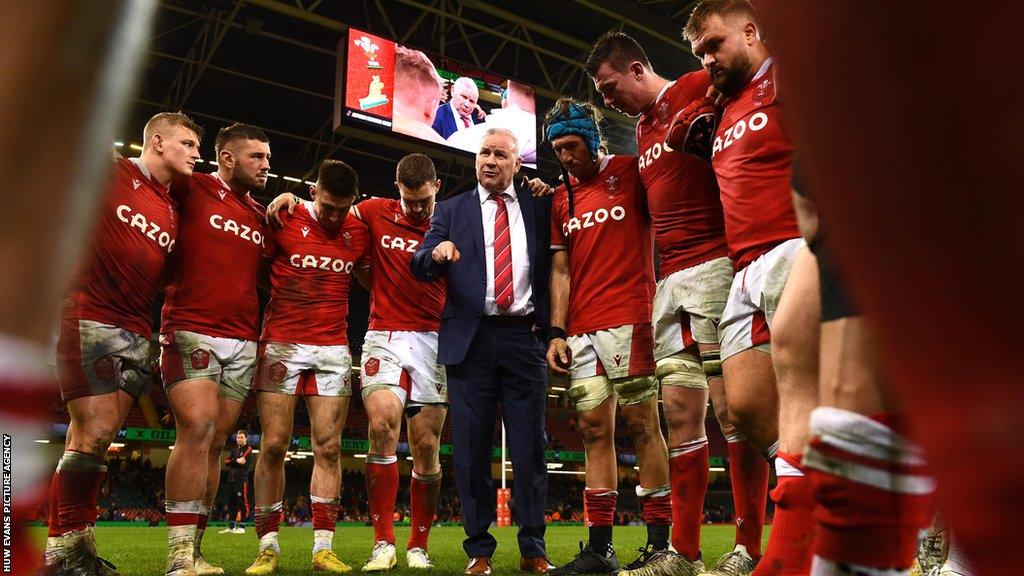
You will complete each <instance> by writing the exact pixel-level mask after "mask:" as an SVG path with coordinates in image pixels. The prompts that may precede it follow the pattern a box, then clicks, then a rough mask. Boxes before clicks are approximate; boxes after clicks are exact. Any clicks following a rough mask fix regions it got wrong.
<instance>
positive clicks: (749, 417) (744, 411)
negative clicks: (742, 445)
mask: <svg viewBox="0 0 1024 576" xmlns="http://www.w3.org/2000/svg"><path fill="white" fill-rule="evenodd" d="M728 412H729V422H730V423H731V424H732V426H733V428H734V429H735V430H736V431H738V432H741V433H743V434H746V435H748V436H749V435H750V432H751V431H752V430H754V429H755V428H756V427H757V425H758V420H759V419H761V418H763V417H764V415H763V414H761V411H760V410H758V409H757V407H756V406H755V405H753V404H752V403H747V402H730V403H729V410H728Z"/></svg>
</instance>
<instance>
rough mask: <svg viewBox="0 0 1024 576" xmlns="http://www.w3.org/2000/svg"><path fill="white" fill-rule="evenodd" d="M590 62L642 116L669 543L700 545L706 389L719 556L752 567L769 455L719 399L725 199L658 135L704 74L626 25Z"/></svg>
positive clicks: (687, 558)
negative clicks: (667, 73) (727, 495)
mask: <svg viewBox="0 0 1024 576" xmlns="http://www.w3.org/2000/svg"><path fill="white" fill-rule="evenodd" d="M585 68H586V70H587V72H588V73H589V74H590V75H591V77H592V78H593V80H594V85H595V87H596V88H597V90H598V92H600V93H601V95H602V97H603V98H604V103H605V104H606V105H608V106H610V107H613V108H616V109H618V110H620V111H621V112H623V113H625V114H628V115H631V116H639V121H638V122H637V129H636V137H637V150H638V152H639V155H638V157H637V166H638V168H639V170H640V177H641V179H642V181H643V185H644V188H645V189H646V191H647V205H648V209H649V211H650V215H651V224H652V226H653V228H654V233H655V240H656V243H657V245H658V255H659V258H660V260H661V270H660V275H661V279H660V280H659V282H658V287H657V291H656V293H655V297H654V311H653V324H654V339H655V348H654V356H655V360H656V361H657V372H656V375H657V377H658V379H659V381H660V383H661V389H662V396H663V400H664V408H665V420H666V423H667V425H668V441H669V467H670V471H671V482H672V509H673V525H674V528H673V530H672V546H673V548H674V549H675V550H676V551H677V552H678V553H679V555H678V556H676V557H672V559H673V560H675V561H676V562H679V563H685V562H690V563H693V562H696V561H697V559H698V557H699V554H700V527H701V523H702V519H703V512H704V495H705V493H706V491H707V483H708V457H709V453H708V447H707V436H706V432H705V427H704V417H705V413H706V411H707V402H708V396H709V390H710V396H711V400H712V405H713V406H714V410H715V416H716V417H717V419H718V422H719V425H720V426H721V429H722V432H723V434H725V437H726V440H727V441H728V448H729V478H730V480H731V482H732V489H733V490H732V493H733V504H734V509H735V520H736V539H735V546H734V550H733V552H732V553H730V554H728V555H727V556H726V557H725V558H723V560H722V561H721V562H720V564H721V566H722V569H726V568H725V567H726V566H727V567H728V569H729V570H732V573H734V574H743V573H748V572H750V571H751V570H752V569H753V566H754V561H756V560H757V558H759V557H760V554H761V532H762V528H763V526H764V514H765V503H766V498H767V490H768V465H767V463H766V462H765V460H764V458H762V457H761V455H760V454H759V453H758V451H757V450H755V449H754V448H753V446H752V445H751V443H750V442H749V441H747V440H746V439H745V438H744V436H743V435H742V434H741V433H740V431H739V430H738V429H737V428H736V427H735V426H733V424H732V421H731V419H730V416H729V410H728V405H727V402H726V399H725V385H724V383H723V379H722V368H721V360H720V356H719V340H720V332H719V321H720V319H721V317H722V313H723V310H724V308H725V303H726V300H727V299H728V295H729V287H730V285H731V283H732V280H733V271H732V266H731V264H730V262H729V259H728V258H727V254H728V249H727V246H726V241H725V227H724V222H723V216H722V205H721V201H720V200H719V192H718V185H717V183H716V182H715V174H714V172H713V171H712V169H711V167H710V166H708V164H707V163H706V162H703V161H701V160H700V159H698V158H695V157H693V156H691V155H689V154H684V153H682V152H681V151H679V150H674V149H672V148H671V147H667V146H666V145H665V139H666V134H667V131H668V128H669V124H670V122H671V120H672V117H673V115H674V114H675V113H676V112H677V111H679V110H681V109H683V108H684V107H685V106H686V105H687V104H689V103H690V102H691V101H692V100H693V99H694V98H698V97H701V96H703V95H704V94H705V93H706V92H707V89H708V86H709V85H710V80H709V76H708V74H707V73H706V72H704V71H698V72H691V73H687V74H684V75H683V76H681V77H679V78H678V79H676V80H674V81H669V80H668V79H665V78H662V77H661V76H659V75H658V74H657V73H655V71H654V69H653V68H652V67H651V64H650V62H649V60H648V59H647V55H646V54H645V53H644V50H643V48H641V47H640V45H639V44H637V42H636V41H635V40H634V39H633V38H631V37H630V36H628V35H626V34H623V33H609V34H606V35H605V36H603V37H602V38H601V39H600V40H598V41H597V43H596V44H595V45H594V47H593V49H592V50H591V53H590V55H589V56H588V58H587V60H586V63H585ZM698 354H699V356H700V359H699V360H698V357H697V355H698ZM685 569H686V568H685V566H684V567H681V568H680V570H685Z"/></svg>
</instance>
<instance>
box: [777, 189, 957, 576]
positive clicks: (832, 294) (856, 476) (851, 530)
mask: <svg viewBox="0 0 1024 576" xmlns="http://www.w3.org/2000/svg"><path fill="white" fill-rule="evenodd" d="M792 188H793V194H792V197H793V205H794V208H795V209H796V215H797V218H798V223H799V225H800V231H801V233H802V234H803V236H804V238H805V239H806V240H807V242H808V246H809V247H810V249H811V251H813V253H814V255H813V256H812V257H811V258H810V260H812V261H814V262H816V264H817V265H816V266H815V268H816V271H817V278H816V279H815V280H816V281H814V282H809V283H807V284H812V285H814V288H815V289H817V290H818V292H819V294H820V297H818V296H819V294H814V295H807V294H804V295H802V299H803V300H804V301H805V302H813V303H815V304H818V310H817V311H816V312H817V316H818V317H819V318H820V321H821V324H820V333H821V336H820V352H821V366H820V380H819V374H818V373H817V372H816V374H815V376H816V378H815V384H819V382H820V388H819V393H820V406H815V407H813V411H811V412H810V430H809V431H808V433H807V434H808V435H810V434H813V437H811V438H810V445H809V446H808V447H807V450H806V453H805V457H804V463H805V465H806V467H807V469H806V470H807V478H808V481H809V482H810V483H811V485H812V487H813V494H812V495H811V496H812V497H813V499H814V502H812V504H814V503H816V508H815V509H814V519H815V521H816V523H817V534H816V538H815V540H814V545H813V556H814V557H813V563H812V569H811V573H812V574H814V575H815V576H841V575H843V574H848V573H856V574H863V575H865V576H883V575H885V576H902V575H906V574H908V573H910V574H913V572H912V571H911V570H910V568H911V564H912V563H913V561H914V556H915V551H917V550H918V540H919V535H920V533H921V530H922V528H924V527H925V526H926V525H927V524H928V521H929V518H930V514H931V512H932V510H933V505H932V504H933V503H932V493H933V491H934V481H933V480H932V478H931V477H930V476H929V475H928V472H927V470H926V465H925V461H924V458H923V453H922V450H921V449H920V447H918V446H917V445H915V444H914V443H912V442H910V441H909V440H908V439H907V436H906V428H905V424H904V423H905V421H906V419H905V417H904V416H903V415H902V414H900V410H899V409H898V407H897V405H896V402H894V399H893V398H892V394H891V387H890V385H889V382H888V379H887V378H886V377H885V375H884V373H885V366H884V363H883V362H882V358H881V356H880V355H879V352H878V348H877V342H876V337H875V336H874V333H873V330H872V329H871V328H870V326H869V324H868V322H867V320H868V319H867V317H866V316H864V315H863V313H862V312H860V310H859V309H858V307H857V306H856V305H855V304H854V303H853V302H852V301H851V300H850V298H849V296H848V294H847V292H846V289H845V287H844V286H845V282H843V279H842V277H841V276H840V275H839V272H838V269H837V267H836V264H835V260H834V257H833V255H832V250H831V246H830V244H831V242H830V241H829V237H828V234H827V233H826V228H827V227H826V226H825V225H823V224H822V223H821V221H820V219H819V218H818V214H817V210H816V207H815V204H814V200H813V199H812V196H811V195H810V194H809V193H808V192H809V187H808V185H807V184H806V182H804V181H803V179H802V174H799V173H798V171H797V170H794V173H793V182H792ZM803 259H804V254H803V253H801V254H800V255H799V256H798V257H797V260H796V262H794V264H793V271H792V272H791V273H790V283H792V281H793V279H794V276H796V275H797V274H799V273H800V272H799V268H800V267H801V262H802V261H803ZM791 296H793V294H792V293H791V292H790V286H787V288H786V292H785V293H784V295H783V300H782V304H781V305H780V307H779V315H778V318H779V321H780V323H781V322H782V321H783V315H784V314H786V310H784V308H787V307H790V304H791V300H790V297H791ZM808 296H810V297H808ZM819 302H820V304H819ZM815 332H817V331H815ZM814 351H815V355H817V352H818V349H817V347H815V349H814ZM936 522H937V526H939V528H940V530H941V532H940V533H945V534H948V532H945V530H944V529H943V527H942V522H941V520H938V519H937V520H936ZM934 540H935V538H932V537H929V536H928V535H926V536H925V538H923V539H922V544H921V546H922V547H924V549H925V551H930V550H929V549H928V547H927V546H926V545H927V544H929V543H934ZM939 540H940V543H939V546H938V550H936V551H935V552H937V554H936V555H935V556H937V557H934V558H932V557H927V555H919V556H918V558H919V559H921V560H924V561H925V562H923V563H922V564H921V565H920V566H917V567H916V568H917V570H918V574H921V575H927V576H936V575H938V576H946V575H948V576H953V575H955V574H964V575H966V574H968V571H967V570H966V565H965V564H964V563H963V561H962V560H963V558H962V556H961V555H959V554H952V553H951V554H950V556H949V560H950V561H951V562H950V564H951V566H943V565H942V564H943V560H944V558H943V546H942V544H941V538H939ZM923 568H925V569H927V572H924V571H922V569H923ZM958 568H959V569H963V571H962V572H960V571H958V570H956V569H958Z"/></svg>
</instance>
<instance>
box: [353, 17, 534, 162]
mask: <svg viewBox="0 0 1024 576" xmlns="http://www.w3.org/2000/svg"><path fill="white" fill-rule="evenodd" d="M338 65H339V83H338V86H337V87H336V90H337V91H336V100H335V102H336V104H335V129H336V130H338V129H340V128H341V127H342V126H343V125H349V126H352V127H357V128H367V129H370V130H377V131H385V132H388V133H397V134H403V135H405V136H408V137H412V138H415V139H417V140H420V141H426V142H431V143H434V144H439V145H442V146H444V147H446V148H449V149H457V150H463V151H465V152H467V153H470V154H476V151H477V149H478V148H479V147H480V142H481V140H482V139H483V134H484V133H485V132H486V131H487V130H488V129H490V128H504V129H507V130H510V131H511V132H512V133H513V134H515V136H516V138H517V139H518V140H519V142H520V153H521V160H522V163H523V164H525V165H526V167H528V168H536V167H537V113H536V102H535V99H534V89H533V88H532V87H530V86H526V85H524V84H520V83H518V82H515V81H513V80H510V79H508V78H505V77H502V76H499V75H497V74H493V73H490V72H487V71H484V70H479V69H476V68H472V67H470V66H465V65H463V64H460V63H458V62H456V61H454V60H450V59H448V58H446V57H437V56H436V55H433V56H432V55H430V54H428V53H425V52H423V51H421V50H417V49H415V48H412V47H409V46H403V45H401V44H398V43H396V42H395V41H393V40H388V39H387V38H382V37H380V36H375V35H373V34H370V33H368V32H364V31H361V30H356V29H354V28H351V29H349V32H348V34H347V35H346V37H345V38H343V39H342V40H341V41H340V42H339V44H338Z"/></svg>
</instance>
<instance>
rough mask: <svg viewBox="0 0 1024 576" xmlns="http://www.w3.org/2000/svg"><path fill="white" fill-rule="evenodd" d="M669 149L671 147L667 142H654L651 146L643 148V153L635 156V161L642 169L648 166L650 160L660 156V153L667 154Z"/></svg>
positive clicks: (652, 160) (670, 149)
mask: <svg viewBox="0 0 1024 576" xmlns="http://www.w3.org/2000/svg"><path fill="white" fill-rule="evenodd" d="M671 151H672V147H671V146H669V145H668V144H665V143H664V142H655V143H654V145H653V146H651V147H650V148H648V149H647V150H644V153H643V154H640V155H638V156H637V157H636V162H637V164H638V165H639V167H638V169H639V170H641V171H643V169H644V168H647V167H648V166H650V165H651V163H652V162H654V161H655V160H657V159H658V158H661V155H662V154H668V153H669V152H671Z"/></svg>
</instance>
